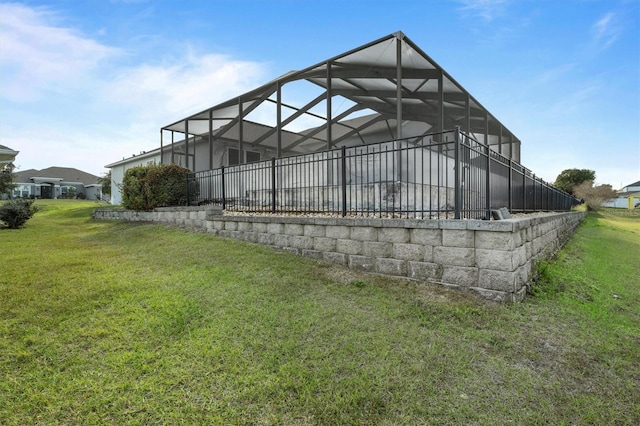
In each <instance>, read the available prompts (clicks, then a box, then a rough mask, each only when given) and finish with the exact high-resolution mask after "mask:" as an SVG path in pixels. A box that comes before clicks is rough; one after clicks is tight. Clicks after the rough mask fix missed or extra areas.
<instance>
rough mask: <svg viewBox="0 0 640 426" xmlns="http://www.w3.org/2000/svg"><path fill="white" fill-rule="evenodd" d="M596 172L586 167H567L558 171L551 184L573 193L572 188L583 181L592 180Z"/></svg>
mask: <svg viewBox="0 0 640 426" xmlns="http://www.w3.org/2000/svg"><path fill="white" fill-rule="evenodd" d="M595 179H596V172H595V171H593V170H588V169H567V170H563V171H562V172H560V174H559V175H558V177H557V178H556V181H555V183H554V184H553V185H554V186H555V187H556V188H559V189H562V190H563V191H566V192H568V193H569V194H572V195H575V192H574V189H575V188H576V187H577V186H578V185H580V184H581V183H583V182H586V181H589V180H590V181H594V180H595Z"/></svg>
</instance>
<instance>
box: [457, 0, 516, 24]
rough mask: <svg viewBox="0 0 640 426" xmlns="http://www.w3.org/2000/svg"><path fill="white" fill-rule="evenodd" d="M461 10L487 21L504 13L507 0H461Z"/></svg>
mask: <svg viewBox="0 0 640 426" xmlns="http://www.w3.org/2000/svg"><path fill="white" fill-rule="evenodd" d="M460 3H462V6H461V7H460V8H459V10H460V11H462V12H464V13H468V14H471V15H474V16H479V17H481V18H482V19H484V20H485V21H487V22H491V21H493V20H494V19H495V18H496V17H498V16H501V15H502V14H503V10H504V5H505V4H506V3H507V0H460Z"/></svg>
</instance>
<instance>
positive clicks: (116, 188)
mask: <svg viewBox="0 0 640 426" xmlns="http://www.w3.org/2000/svg"><path fill="white" fill-rule="evenodd" d="M153 164H160V148H158V149H155V150H153V151H149V152H141V153H140V155H134V156H133V157H131V158H126V159H125V158H123V159H122V160H121V161H116V162H115V163H111V164H107V165H106V166H105V167H106V168H108V169H111V204H113V205H114V206H116V205H120V204H122V194H121V193H120V186H121V184H122V180H123V179H124V173H125V172H126V171H127V170H129V169H130V168H132V167H139V166H150V165H153Z"/></svg>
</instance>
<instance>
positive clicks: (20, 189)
mask: <svg viewBox="0 0 640 426" xmlns="http://www.w3.org/2000/svg"><path fill="white" fill-rule="evenodd" d="M30 195H31V194H30V191H29V187H28V186H26V185H19V186H17V187H15V188H14V189H13V198H29V196H30Z"/></svg>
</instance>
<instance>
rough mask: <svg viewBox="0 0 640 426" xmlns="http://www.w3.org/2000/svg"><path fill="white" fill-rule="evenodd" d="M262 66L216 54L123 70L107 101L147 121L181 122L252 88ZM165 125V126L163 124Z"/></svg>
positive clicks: (190, 56)
mask: <svg viewBox="0 0 640 426" xmlns="http://www.w3.org/2000/svg"><path fill="white" fill-rule="evenodd" d="M264 70H265V67H264V65H262V64H259V63H256V62H249V61H239V60H234V59H232V58H230V57H228V56H225V55H219V54H202V55H197V54H193V53H192V54H189V55H187V56H186V57H184V58H176V59H175V60H174V61H172V63H170V64H143V65H140V66H138V67H135V68H130V69H123V70H121V71H120V72H119V73H118V76H117V77H116V79H115V80H114V81H112V82H111V83H110V84H109V85H108V88H107V93H105V97H107V98H108V99H109V100H110V101H112V102H116V103H120V104H124V105H128V106H130V107H133V108H135V109H136V110H138V111H139V113H140V115H141V116H144V117H147V118H149V117H150V116H154V117H167V114H171V115H172V118H173V119H176V120H177V119H180V118H183V116H185V115H188V114H193V113H196V112H199V111H200V110H202V109H204V108H206V107H209V106H212V105H215V104H217V103H220V102H222V101H224V100H227V99H229V98H231V97H232V96H235V95H238V94H239V93H243V92H245V91H247V90H248V89H252V88H254V87H255V86H256V85H257V84H258V82H260V81H264ZM164 124H167V123H164Z"/></svg>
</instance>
